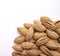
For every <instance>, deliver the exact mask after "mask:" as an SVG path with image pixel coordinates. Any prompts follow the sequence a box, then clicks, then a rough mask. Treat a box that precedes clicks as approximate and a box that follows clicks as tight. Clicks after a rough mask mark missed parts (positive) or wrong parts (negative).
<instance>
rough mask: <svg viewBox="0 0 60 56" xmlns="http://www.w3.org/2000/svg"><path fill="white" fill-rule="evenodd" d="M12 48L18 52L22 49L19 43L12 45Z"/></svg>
mask: <svg viewBox="0 0 60 56" xmlns="http://www.w3.org/2000/svg"><path fill="white" fill-rule="evenodd" d="M12 48H13V49H14V50H16V51H19V52H20V51H22V50H23V49H22V47H21V45H19V44H16V45H14V46H13V47H12Z"/></svg>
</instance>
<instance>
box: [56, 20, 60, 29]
mask: <svg viewBox="0 0 60 56" xmlns="http://www.w3.org/2000/svg"><path fill="white" fill-rule="evenodd" d="M55 25H56V27H57V28H60V20H58V21H56V22H55Z"/></svg>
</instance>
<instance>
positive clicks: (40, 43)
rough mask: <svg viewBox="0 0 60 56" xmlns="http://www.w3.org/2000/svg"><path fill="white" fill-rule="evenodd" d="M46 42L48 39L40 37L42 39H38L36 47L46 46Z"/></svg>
mask: <svg viewBox="0 0 60 56" xmlns="http://www.w3.org/2000/svg"><path fill="white" fill-rule="evenodd" d="M48 41H49V38H48V37H42V38H39V39H38V40H37V41H36V44H37V45H38V46H41V45H44V44H46V43H47V42H48Z"/></svg>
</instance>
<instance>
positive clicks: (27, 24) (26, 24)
mask: <svg viewBox="0 0 60 56" xmlns="http://www.w3.org/2000/svg"><path fill="white" fill-rule="evenodd" d="M31 26H32V24H30V23H24V27H26V28H30V27H31Z"/></svg>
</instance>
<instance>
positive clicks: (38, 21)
mask: <svg viewBox="0 0 60 56" xmlns="http://www.w3.org/2000/svg"><path fill="white" fill-rule="evenodd" d="M34 24H42V23H41V21H40V20H34Z"/></svg>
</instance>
